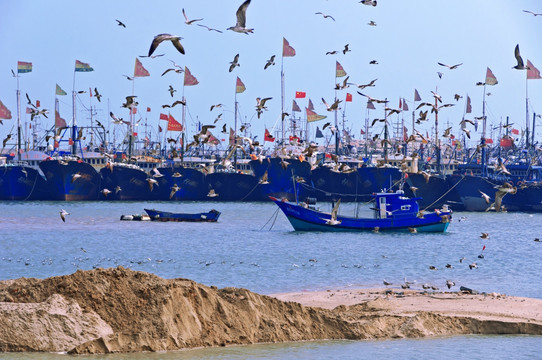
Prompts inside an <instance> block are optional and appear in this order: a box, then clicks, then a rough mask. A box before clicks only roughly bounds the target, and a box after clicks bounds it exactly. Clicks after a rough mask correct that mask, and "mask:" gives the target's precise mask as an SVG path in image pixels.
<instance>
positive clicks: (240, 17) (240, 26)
mask: <svg viewBox="0 0 542 360" xmlns="http://www.w3.org/2000/svg"><path fill="white" fill-rule="evenodd" d="M249 5H250V0H246V1H245V2H244V3H242V4H241V6H239V8H238V9H237V12H236V13H235V15H236V17H237V23H236V24H235V26H230V27H229V28H228V29H227V30H232V31H235V32H238V33H244V34H247V35H248V33H252V32H254V29H249V28H247V27H246V23H247V16H246V14H247V8H248V6H249Z"/></svg>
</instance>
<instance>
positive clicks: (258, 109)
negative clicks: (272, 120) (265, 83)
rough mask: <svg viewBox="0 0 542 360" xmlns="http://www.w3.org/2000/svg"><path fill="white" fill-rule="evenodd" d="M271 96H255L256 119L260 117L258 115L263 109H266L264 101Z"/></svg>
mask: <svg viewBox="0 0 542 360" xmlns="http://www.w3.org/2000/svg"><path fill="white" fill-rule="evenodd" d="M271 99H272V98H271V97H267V98H263V99H261V98H259V97H257V98H256V103H257V104H256V112H257V113H258V119H259V118H260V115H261V114H262V113H263V111H264V110H267V107H265V103H266V101H267V100H271Z"/></svg>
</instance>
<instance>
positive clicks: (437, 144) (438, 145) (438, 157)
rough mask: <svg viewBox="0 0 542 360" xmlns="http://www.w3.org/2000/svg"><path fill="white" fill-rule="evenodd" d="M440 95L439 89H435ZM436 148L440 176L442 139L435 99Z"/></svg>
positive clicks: (436, 100)
mask: <svg viewBox="0 0 542 360" xmlns="http://www.w3.org/2000/svg"><path fill="white" fill-rule="evenodd" d="M435 93H437V94H438V88H436V89H435ZM435 110H436V111H435V146H436V149H435V151H436V155H437V173H438V174H440V138H439V136H438V99H437V98H436V97H435Z"/></svg>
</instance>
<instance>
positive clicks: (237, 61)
mask: <svg viewBox="0 0 542 360" xmlns="http://www.w3.org/2000/svg"><path fill="white" fill-rule="evenodd" d="M230 64H231V65H230V72H232V71H233V69H235V68H236V67H237V66H241V64H239V54H237V55H235V57H234V58H233V61H230Z"/></svg>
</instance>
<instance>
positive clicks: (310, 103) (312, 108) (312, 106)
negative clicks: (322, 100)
mask: <svg viewBox="0 0 542 360" xmlns="http://www.w3.org/2000/svg"><path fill="white" fill-rule="evenodd" d="M308 108H309V110H314V105H313V104H312V101H311V99H309V106H308Z"/></svg>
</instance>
